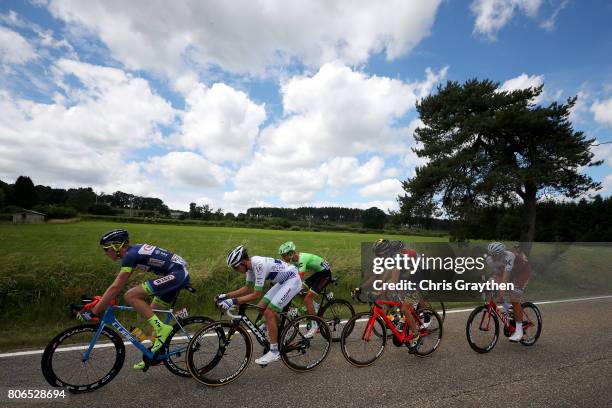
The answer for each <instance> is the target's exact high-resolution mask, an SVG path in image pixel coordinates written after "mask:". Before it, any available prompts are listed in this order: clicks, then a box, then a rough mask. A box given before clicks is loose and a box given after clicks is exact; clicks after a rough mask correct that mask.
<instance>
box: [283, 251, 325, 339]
mask: <svg viewBox="0 0 612 408" xmlns="http://www.w3.org/2000/svg"><path fill="white" fill-rule="evenodd" d="M278 254H279V255H280V256H281V258H282V259H283V261H285V262H287V263H294V264H296V265H297V267H298V271H299V273H300V278H302V280H304V275H305V273H306V272H311V273H312V275H310V276H309V277H308V278H306V279H305V280H304V283H303V285H304V288H305V290H307V291H308V292H307V293H306V296H305V297H304V303H305V304H306V309H307V310H308V314H311V315H316V314H317V312H316V311H315V307H314V298H315V296H317V295H319V294H320V293H321V291H322V290H323V289H324V288H325V287H326V286H327V285H329V283H330V282H331V278H332V275H331V266H330V265H329V262H327V261H326V260H325V259H323V258H321V257H320V256H317V255H314V254H308V253H306V252H298V251H296V247H295V244H294V243H293V242H292V241H288V242H285V243H284V244H282V245H281V246H280V247H279V248H278ZM317 329H318V326H317V325H316V322H315V323H314V325H313V326H311V328H310V330H308V332H307V333H306V334H305V337H312V336H314V334H315V333H316V332H317Z"/></svg>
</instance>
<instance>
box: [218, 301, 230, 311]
mask: <svg viewBox="0 0 612 408" xmlns="http://www.w3.org/2000/svg"><path fill="white" fill-rule="evenodd" d="M217 305H218V306H219V307H220V308H221V309H223V310H229V309H230V308H231V307H232V306H234V299H224V300H222V301H221V302H218V303H217Z"/></svg>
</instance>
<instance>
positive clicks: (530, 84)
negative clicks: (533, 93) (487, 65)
mask: <svg viewBox="0 0 612 408" xmlns="http://www.w3.org/2000/svg"><path fill="white" fill-rule="evenodd" d="M543 83H544V75H527V74H525V73H522V74H521V75H519V76H517V77H516V78H511V79H509V80H507V81H506V82H504V83H503V84H502V85H501V87H500V90H502V91H508V92H511V91H516V90H519V89H526V88H535V87H537V86H540V85H542V84H543ZM545 98H546V91H545V90H542V93H541V94H540V95H539V96H538V97H536V98H534V99H533V101H532V102H533V103H540V102H542V100H543V99H545Z"/></svg>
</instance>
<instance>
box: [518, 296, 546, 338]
mask: <svg viewBox="0 0 612 408" xmlns="http://www.w3.org/2000/svg"><path fill="white" fill-rule="evenodd" d="M522 306H523V333H524V335H523V340H521V344H522V345H524V346H533V345H534V344H535V343H536V341H538V339H539V338H540V334H541V333H542V315H541V314H540V309H538V307H537V306H536V305H534V304H533V303H531V302H525V303H523V304H522Z"/></svg>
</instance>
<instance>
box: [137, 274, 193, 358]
mask: <svg viewBox="0 0 612 408" xmlns="http://www.w3.org/2000/svg"><path fill="white" fill-rule="evenodd" d="M188 284H189V274H188V272H187V271H186V270H185V269H182V268H181V269H177V270H174V271H172V272H171V273H170V274H169V275H166V276H163V277H161V278H158V279H149V280H147V281H145V282H144V283H143V284H142V285H141V286H140V287H136V288H132V289H130V291H131V290H134V291H135V293H136V294H139V293H140V291H143V292H144V293H146V294H147V295H149V296H154V297H156V298H157V299H159V300H160V301H161V302H165V303H170V302H172V300H173V299H174V298H175V297H176V295H177V293H178V292H179V291H180V290H181V289H182V288H183V287H185V286H186V285H188ZM128 292H129V291H128ZM126 295H127V293H126ZM126 300H127V299H126ZM142 303H143V304H144V305H145V306H146V307H147V308H148V312H149V316H150V317H149V318H147V317H146V316H145V315H142V316H143V317H145V318H147V320H148V321H149V324H151V326H153V328H154V330H155V334H156V340H155V342H154V344H153V347H152V348H151V350H152V351H157V350H159V349H160V348H161V346H162V345H163V343H164V342H165V340H166V338H167V337H168V335H169V334H170V333H171V332H172V325H169V324H166V323H164V322H162V321H161V320H160V319H159V317H157V316H156V315H155V314H154V313H153V311H152V310H151V306H149V305H148V304H147V303H146V302H144V300H143V302H142ZM141 306H142V304H141ZM135 308H136V307H135ZM137 311H138V312H139V313H140V311H139V310H138V309H137Z"/></svg>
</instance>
